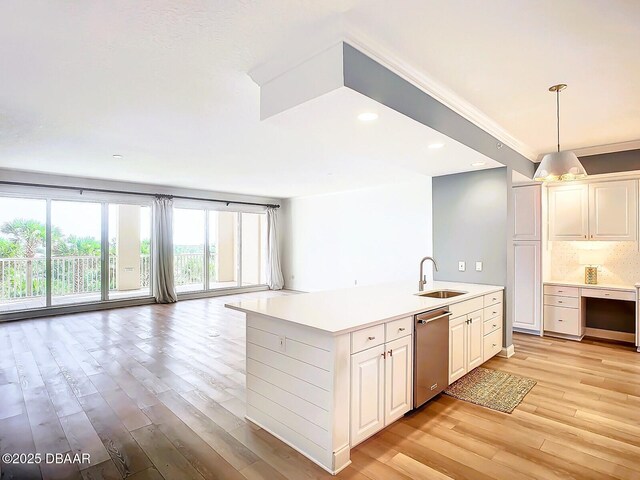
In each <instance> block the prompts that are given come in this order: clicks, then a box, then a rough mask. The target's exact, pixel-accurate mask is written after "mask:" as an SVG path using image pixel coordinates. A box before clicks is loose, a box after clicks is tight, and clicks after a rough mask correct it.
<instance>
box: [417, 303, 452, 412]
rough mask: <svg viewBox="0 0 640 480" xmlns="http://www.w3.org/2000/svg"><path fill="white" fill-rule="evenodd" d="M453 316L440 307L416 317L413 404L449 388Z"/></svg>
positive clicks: (420, 403)
mask: <svg viewBox="0 0 640 480" xmlns="http://www.w3.org/2000/svg"><path fill="white" fill-rule="evenodd" d="M450 316H451V313H449V311H448V310H447V309H446V308H441V309H438V310H432V311H430V312H425V313H421V314H419V315H416V316H415V317H414V332H413V333H414V336H413V338H414V350H413V352H414V354H413V408H418V407H419V406H421V405H423V404H424V403H426V402H427V401H428V400H431V399H432V398H433V397H435V396H436V395H437V394H439V393H440V392H442V391H443V390H444V389H445V388H447V385H448V382H449V317H450Z"/></svg>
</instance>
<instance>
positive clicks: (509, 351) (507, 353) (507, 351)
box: [498, 344, 516, 358]
mask: <svg viewBox="0 0 640 480" xmlns="http://www.w3.org/2000/svg"><path fill="white" fill-rule="evenodd" d="M515 354H516V347H514V346H513V344H511V345H509V346H508V347H506V348H505V347H502V349H501V350H500V353H498V356H499V357H503V358H511V357H513V356H514V355H515Z"/></svg>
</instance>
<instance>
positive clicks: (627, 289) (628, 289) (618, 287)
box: [544, 280, 640, 292]
mask: <svg viewBox="0 0 640 480" xmlns="http://www.w3.org/2000/svg"><path fill="white" fill-rule="evenodd" d="M544 284H545V285H568V286H571V287H580V288H604V289H607V290H621V291H625V292H635V291H636V288H638V287H640V283H636V284H635V285H621V284H613V283H598V284H597V285H591V284H587V283H582V282H565V281H562V280H550V281H548V282H544Z"/></svg>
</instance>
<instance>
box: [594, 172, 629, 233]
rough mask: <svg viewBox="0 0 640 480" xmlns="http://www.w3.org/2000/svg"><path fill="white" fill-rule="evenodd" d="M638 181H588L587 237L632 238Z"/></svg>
mask: <svg viewBox="0 0 640 480" xmlns="http://www.w3.org/2000/svg"><path fill="white" fill-rule="evenodd" d="M636 189H637V181H636V180H625V181H616V182H600V183H591V184H589V239H590V240H619V241H620V240H621V241H634V240H635V239H636V225H637V191H636Z"/></svg>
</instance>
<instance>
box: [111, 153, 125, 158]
mask: <svg viewBox="0 0 640 480" xmlns="http://www.w3.org/2000/svg"><path fill="white" fill-rule="evenodd" d="M113 158H115V159H117V160H120V159H121V158H124V157H123V156H122V155H119V154H117V153H116V154H115V155H113Z"/></svg>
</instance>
